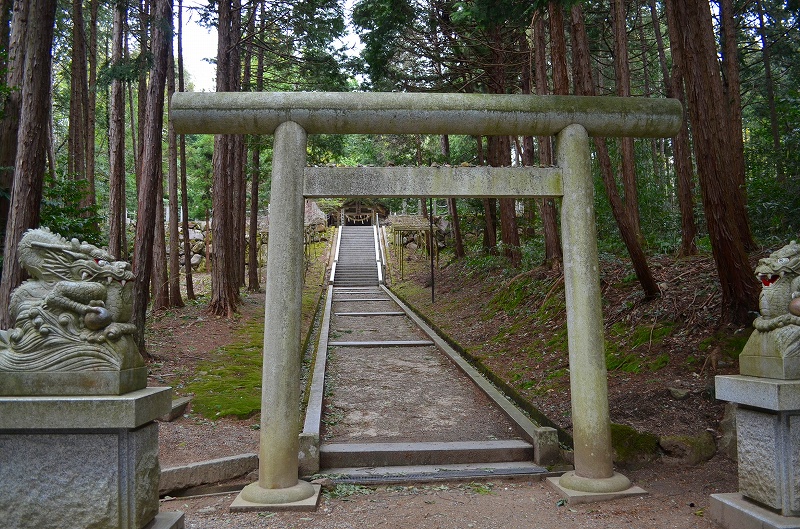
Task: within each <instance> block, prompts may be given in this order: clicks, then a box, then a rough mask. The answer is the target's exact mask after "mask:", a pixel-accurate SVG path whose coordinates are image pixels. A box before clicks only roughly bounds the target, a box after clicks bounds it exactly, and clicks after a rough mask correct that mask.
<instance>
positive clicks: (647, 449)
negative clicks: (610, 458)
mask: <svg viewBox="0 0 800 529" xmlns="http://www.w3.org/2000/svg"><path fill="white" fill-rule="evenodd" d="M611 447H612V448H613V450H614V462H615V463H617V464H618V465H620V466H624V467H627V468H632V467H637V466H640V465H643V464H645V463H647V462H649V461H653V460H654V459H655V458H656V457H658V436H656V435H655V434H652V433H650V432H639V431H637V430H636V429H635V428H633V427H631V426H627V425H624V424H614V423H612V424H611Z"/></svg>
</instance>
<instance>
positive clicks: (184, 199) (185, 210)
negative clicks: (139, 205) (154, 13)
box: [177, 0, 195, 299]
mask: <svg viewBox="0 0 800 529" xmlns="http://www.w3.org/2000/svg"><path fill="white" fill-rule="evenodd" d="M177 33H178V91H179V92H183V91H184V90H185V87H184V82H183V0H178V31H177ZM179 152H180V158H181V160H180V170H181V213H182V214H183V215H182V217H183V223H182V228H183V233H184V237H183V255H184V273H185V275H186V298H187V299H195V295H194V282H193V281H192V245H191V242H190V241H189V198H188V195H187V184H186V136H184V135H183V134H181V135H180V141H179Z"/></svg>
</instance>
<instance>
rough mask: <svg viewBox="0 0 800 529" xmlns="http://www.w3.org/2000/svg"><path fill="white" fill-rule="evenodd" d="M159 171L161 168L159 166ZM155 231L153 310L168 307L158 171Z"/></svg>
mask: <svg viewBox="0 0 800 529" xmlns="http://www.w3.org/2000/svg"><path fill="white" fill-rule="evenodd" d="M159 169H161V166H160V165H159ZM156 190H157V194H158V196H157V198H156V230H155V235H154V238H153V273H152V277H151V280H150V285H151V289H152V291H153V310H163V309H166V308H167V307H169V277H168V274H167V234H166V230H165V229H164V224H165V219H164V171H163V170H160V171H159V177H158V185H157V186H156Z"/></svg>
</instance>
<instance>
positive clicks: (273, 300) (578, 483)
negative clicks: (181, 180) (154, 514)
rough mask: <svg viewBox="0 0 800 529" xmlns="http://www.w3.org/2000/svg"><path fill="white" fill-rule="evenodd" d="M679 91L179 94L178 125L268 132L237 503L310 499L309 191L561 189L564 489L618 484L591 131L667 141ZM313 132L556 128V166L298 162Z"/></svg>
mask: <svg viewBox="0 0 800 529" xmlns="http://www.w3.org/2000/svg"><path fill="white" fill-rule="evenodd" d="M681 118H682V108H681V105H680V103H679V102H678V101H677V100H665V99H638V98H615V97H578V96H530V95H484V94H408V93H252V92H250V93H187V92H183V93H176V94H175V95H174V96H173V98H172V103H171V119H172V121H173V123H174V126H175V130H176V131H177V132H178V133H181V134H189V133H205V134H274V135H275V140H274V155H273V169H272V188H271V207H270V217H271V218H270V228H271V230H270V231H271V232H272V234H271V237H270V239H269V253H268V258H267V266H268V273H267V281H266V309H265V322H264V331H265V332H264V367H263V380H262V400H261V433H260V449H259V474H258V481H257V482H256V483H252V484H250V485H248V486H247V487H245V488H244V490H243V491H242V492H241V494H240V495H239V497H238V498H237V500H236V501H235V502H234V504H233V505H232V506H231V508H232V509H237V510H266V509H271V510H274V509H276V508H281V507H284V508H287V507H288V508H291V507H292V506H297V507H301V506H302V505H303V504H304V503H305V505H309V504H310V505H311V507H312V508H313V506H314V505H315V504H316V494H317V493H318V491H317V490H315V488H314V487H313V486H312V485H311V484H309V483H306V482H305V481H301V480H299V479H298V449H299V441H298V433H299V430H300V424H301V423H300V416H299V413H300V412H299V406H298V403H299V379H300V359H301V351H300V307H301V287H302V273H303V266H302V265H303V199H304V197H427V196H437V197H513V198H517V197H533V196H546V197H553V196H561V197H563V200H562V207H561V230H562V244H563V253H564V285H565V291H566V309H567V338H568V340H567V341H568V347H569V368H570V389H571V395H572V421H573V438H574V449H575V452H574V455H575V470H574V472H568V473H566V474H564V475H563V476H562V477H561V478H560V479H559V481H558V485H559V486H560V487H561V488H562V489H563V490H564V491H565V492H566V493H570V491H572V492H574V493H578V494H580V493H589V494H592V493H601V494H615V493H621V492H623V491H625V490H627V489H629V488H630V486H631V485H630V481H629V480H628V479H627V478H626V477H625V476H622V475H620V474H618V473H616V472H614V469H613V463H612V449H611V433H610V420H609V411H608V385H607V373H606V365H605V354H604V345H603V342H604V336H603V318H602V309H601V302H600V281H599V265H598V257H597V235H596V227H595V215H594V201H593V188H592V178H591V171H590V148H589V136H616V137H622V136H629V137H671V136H674V135H675V134H677V132H678V129H679V127H680V124H681ZM308 134H465V135H473V136H474V135H517V136H556V165H555V166H554V167H503V168H491V167H385V168H371V167H358V168H354V167H350V168H327V167H324V168H323V167H306V143H307V135H308Z"/></svg>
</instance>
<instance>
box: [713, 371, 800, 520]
mask: <svg viewBox="0 0 800 529" xmlns="http://www.w3.org/2000/svg"><path fill="white" fill-rule="evenodd" d="M716 395H717V398H718V399H721V400H727V401H730V402H735V403H736V404H738V407H737V410H736V427H737V443H738V456H739V492H740V494H741V496H742V498H743V500H745V501H744V502H741V501H740V502H736V501H730V498H727V497H726V496H725V495H714V496H712V516H714V519H715V520H716V521H717V522H718V523H720V524H723V525H725V524H726V523H728V522H730V521H731V520H736V522H735V524H734V525H725V526H726V527H731V528H732V527H736V528H737V529H746V528H748V527H759V528H762V527H785V526H786V524H789V525H788V526H790V527H800V380H780V379H772V378H759V377H751V376H745V375H730V376H718V377H716ZM745 507H746V509H745ZM759 509H761V510H763V511H764V512H763V513H762V514H763V515H764V516H755V517H754V516H752V513H753V512H755V513H758V512H759ZM747 513H751V514H747ZM769 513H772V514H779V515H780V516H779V517H778V519H779V520H780V522H781V525H774V524H771V523H767V522H765V521H764V520H765V519H767V518H769V517H768V516H767V514H769ZM742 520H751V521H752V522H751V523H750V522H748V523H747V524H746V525H741V524H742V523H744V522H743V521H742ZM731 523H733V522H731ZM765 524H766V525H765Z"/></svg>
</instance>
